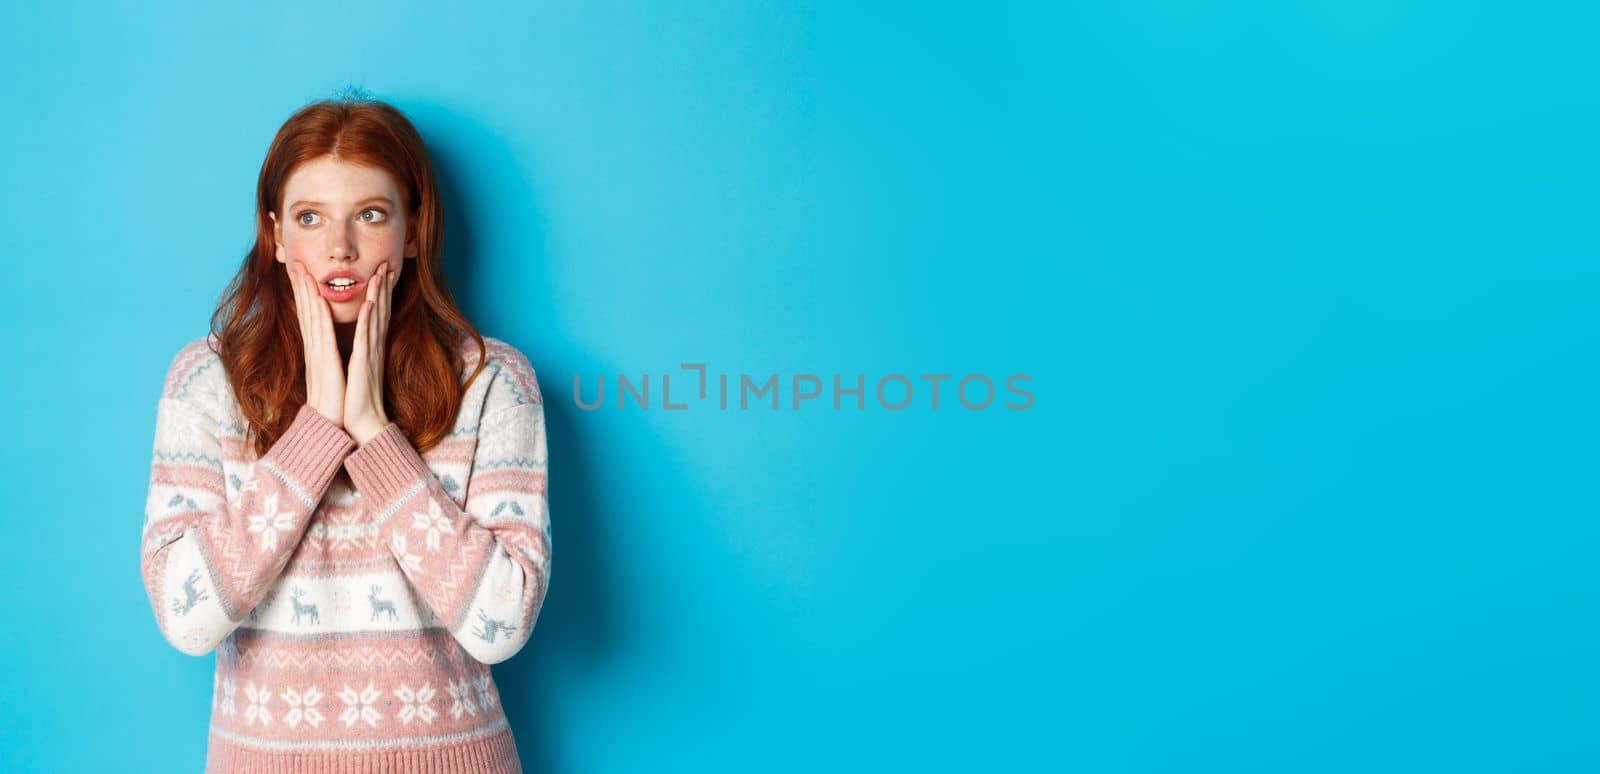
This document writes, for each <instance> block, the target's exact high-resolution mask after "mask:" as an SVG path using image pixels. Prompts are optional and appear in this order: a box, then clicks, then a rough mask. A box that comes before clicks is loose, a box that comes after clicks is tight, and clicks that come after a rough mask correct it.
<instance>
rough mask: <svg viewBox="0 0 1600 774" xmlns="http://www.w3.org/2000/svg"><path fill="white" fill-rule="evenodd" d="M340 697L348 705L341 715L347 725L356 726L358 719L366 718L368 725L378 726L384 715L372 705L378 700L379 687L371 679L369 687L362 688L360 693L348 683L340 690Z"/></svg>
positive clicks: (368, 683)
mask: <svg viewBox="0 0 1600 774" xmlns="http://www.w3.org/2000/svg"><path fill="white" fill-rule="evenodd" d="M339 698H341V699H344V703H345V705H346V706H345V708H344V712H343V713H341V714H340V715H339V719H340V720H342V721H344V724H345V726H347V727H349V726H354V725H355V724H356V721H360V720H364V721H366V723H367V725H369V726H372V727H373V728H377V727H378V719H379V718H381V717H383V716H382V715H380V714H378V709H377V708H376V707H374V706H372V704H373V702H376V701H377V700H378V689H376V688H374V687H372V682H371V681H368V682H367V687H365V688H363V689H361V692H360V693H357V692H356V690H355V689H354V688H351V687H350V686H348V685H346V686H345V687H344V690H342V691H340V692H339Z"/></svg>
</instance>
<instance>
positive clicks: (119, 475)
mask: <svg viewBox="0 0 1600 774" xmlns="http://www.w3.org/2000/svg"><path fill="white" fill-rule="evenodd" d="M672 5H674V6H675V7H673V8H666V7H663V4H654V3H649V4H647V3H639V4H634V5H617V4H611V3H584V4H581V7H573V6H567V7H552V6H538V7H536V6H534V5H533V4H529V3H490V4H473V3H458V4H455V5H453V6H452V7H450V8H449V9H448V10H446V9H445V7H444V6H436V7H432V8H427V7H423V6H422V5H421V4H411V3H394V2H390V3H376V4H339V5H327V4H322V3H315V4H311V3H295V2H289V3H272V4H267V5H251V6H249V7H248V8H246V7H244V6H241V7H240V8H237V9H233V10H218V9H216V8H213V7H211V6H210V5H195V6H193V7H189V8H183V9H180V8H179V7H177V6H174V5H171V4H163V5H161V6H158V7H150V6H145V5H137V6H136V5H132V4H130V5H128V6H126V7H125V8H124V9H122V10H117V11H111V10H108V8H107V6H105V5H102V4H89V3H64V4H50V3H46V4H36V5H33V6H30V7H29V8H28V9H27V12H26V13H21V12H20V11H19V12H18V13H15V14H9V15H8V19H7V22H6V24H5V25H4V27H3V28H0V73H3V75H0V84H3V93H0V98H3V101H4V105H5V112H6V119H5V121H4V124H3V129H0V131H3V133H4V137H3V140H4V142H3V143H0V146H3V150H0V175H3V178H0V183H3V184H4V191H5V194H4V207H3V208H0V235H3V237H4V240H5V244H4V248H3V258H0V260H3V265H4V268H5V271H6V282H5V283H4V285H5V288H4V290H3V291H0V293H4V297H3V298H0V321H3V324H4V326H5V327H4V330H5V333H6V334H7V339H8V341H9V348H10V355H11V357H12V359H13V365H12V367H10V368H7V369H6V372H7V376H6V378H5V379H4V380H3V386H0V391H3V392H0V398H3V400H4V405H6V406H7V407H8V408H9V412H8V417H9V419H8V427H10V428H12V430H11V432H12V435H11V436H10V441H9V443H6V444H4V445H3V446H0V468H3V469H4V470H5V471H6V474H7V479H6V481H7V491H6V506H5V507H6V515H5V517H4V523H5V526H4V533H3V534H4V538H3V540H0V568H3V569H0V582H3V583H4V588H5V589H6V599H5V611H6V617H7V626H6V627H5V628H6V630H7V631H6V632H5V636H4V637H0V661H3V663H5V665H6V674H5V677H4V688H3V690H0V734H3V739H4V749H3V757H4V759H5V760H6V761H7V763H8V766H7V768H11V769H27V770H36V771H89V770H116V771H127V772H166V771H176V770H184V771H190V770H192V771H198V770H199V769H200V766H201V763H202V761H203V757H204V750H205V732H206V723H207V719H208V715H209V708H208V705H207V702H208V700H209V696H210V690H211V683H210V680H211V670H212V665H213V658H214V657H213V656H207V657H205V658H200V659H195V658H190V657H187V656H183V655H182V654H180V653H178V652H177V651H176V650H175V649H173V648H171V647H170V646H169V645H167V643H166V642H165V641H163V640H162V638H161V636H160V634H159V632H158V631H157V629H156V626H155V622H154V617H153V615H152V613H151V611H150V609H149V603H148V602H147V601H146V598H145V596H144V591H143V589H142V588H141V586H140V582H139V576H138V558H137V551H136V547H137V545H138V542H139V540H138V538H139V530H140V526H141V522H142V518H143V516H142V513H141V508H142V505H143V498H144V495H145V487H146V486H147V482H148V475H149V471H148V466H149V453H150V444H151V439H152V434H153V431H154V418H155V413H154V412H155V403H156V398H157V396H158V394H159V390H160V387H161V381H162V377H163V374H164V370H165V368H166V366H167V364H168V362H169V360H170V358H171V356H172V355H173V353H175V352H176V350H177V348H178V347H180V346H181V345H182V344H183V343H185V342H187V341H190V340H192V339H193V338H195V337H197V336H199V335H202V334H203V333H204V332H205V330H206V325H207V323H208V321H209V315H210V312H211V310H212V307H213V305H214V303H215V301H216V298H217V295H218V293H219V292H220V291H221V289H222V287H223V286H224V284H225V283H226V282H227V280H228V278H229V277H230V276H231V273H232V272H233V271H234V270H235V269H236V268H237V266H238V263H239V261H240V259H241V258H242V257H243V255H244V253H245V250H246V249H247V248H248V246H249V240H250V238H251V236H252V232H251V223H252V221H251V213H252V206H253V198H252V197H253V191H254V185H255V179H256V174H257V172H258V169H259V165H260V163H261V160H262V157H263V155H264V153H265V151H266V147H267V144H268V141H269V140H270V139H271V137H272V135H273V133H274V131H275V130H276V129H277V127H278V125H279V124H280V123H281V122H282V121H283V120H284V119H285V118H287V116H288V115H289V113H291V112H292V111H293V110H294V109H295V108H297V107H298V106H300V105H301V104H303V103H305V102H307V101H309V100H312V99H316V98H319V97H323V96H327V95H329V94H331V93H332V92H333V91H334V90H336V89H337V88H339V87H342V86H344V85H346V84H355V85H358V86H363V87H365V88H367V89H369V90H371V91H372V93H373V94H374V96H377V97H380V98H383V99H387V100H390V101H392V102H393V103H394V104H396V105H397V106H399V107H400V108H401V109H402V110H404V111H405V112H406V113H407V114H408V115H409V116H410V117H411V118H412V119H413V120H414V122H415V123H416V124H417V125H418V127H419V128H420V129H421V131H422V132H423V134H424V136H425V137H426V139H427V141H428V143H429V145H430V148H431V149H432V152H433V154H434V159H435V163H436V165H437V167H438V169H439V171H440V174H441V175H442V177H443V182H444V185H445V188H446V196H447V202H448V203H447V214H448V226H447V228H448V229H449V231H448V234H449V237H448V241H447V249H448V253H447V256H446V258H447V260H448V261H450V262H452V263H451V269H450V272H451V276H452V280H453V282H454V284H455V287H456V288H457V289H458V292H459V293H460V295H461V298H462V300H463V305H464V308H465V310H466V311H467V313H468V315H469V316H470V317H471V318H472V319H473V320H474V321H475V322H477V323H478V324H479V325H480V327H481V328H482V330H483V331H484V332H485V333H486V334H488V335H491V336H496V337H499V338H503V339H505V340H507V341H509V342H511V343H512V344H513V345H515V346H517V347H519V348H520V349H522V350H523V352H524V353H526V354H527V355H528V356H529V357H530V359H531V360H532V362H533V363H534V365H535V368H536V369H537V370H538V373H539V378H540V382H541V384H542V386H543V387H544V390H545V392H546V396H547V401H548V407H547V412H548V415H549V433H550V442H551V448H552V490H551V497H552V518H553V532H554V550H555V559H554V562H555V565H554V572H553V577H552V586H551V591H550V597H549V599H548V601H547V604H546V607H545V609H544V613H543V616H542V617H541V619H540V621H539V624H538V627H537V630H536V632H535V634H534V635H533V640H532V642H530V644H529V645H528V647H527V648H526V649H525V650H524V651H523V652H522V653H520V654H519V655H518V656H517V657H515V658H513V659H512V660H511V661H509V662H506V663H505V664H503V665H500V666H497V667H496V668H495V674H496V678H497V680H498V681H499V683H500V685H501V687H502V690H503V692H504V693H505V694H506V697H505V707H506V711H507V713H508V714H509V715H510V717H511V718H512V721H513V724H514V727H515V730H516V734H517V738H518V743H519V746H520V748H521V750H522V755H523V757H524V760H525V762H527V763H528V764H529V768H530V770H540V771H559V772H637V771H650V770H691V769H692V770H696V771H706V772H712V771H811V770H814V769H816V768H817V767H826V769H828V770H837V771H879V770H912V769H920V770H929V771H956V770H965V769H981V770H1002V771H1005V770H1030V771H1034V770H1058V771H1066V770H1071V771H1095V772H1155V771H1179V770H1184V771H1189V770H1207V771H1234V772H1238V771H1253V772H1278V771H1351V770H1365V771H1376V770H1394V771H1415V770H1419V769H1422V770H1441V771H1458V772H1459V771H1511V770H1517V771H1562V770H1569V771H1592V770H1595V769H1596V768H1597V767H1600V751H1597V748H1596V743H1595V736H1594V729H1595V727H1596V723H1597V722H1600V693H1597V688H1600V667H1597V666H1596V663H1597V662H1596V659H1595V653H1596V650H1597V646H1600V628H1597V627H1596V624H1595V620H1596V619H1595V601H1596V597H1595V593H1594V588H1595V586H1596V583H1597V582H1600V572H1597V571H1596V569H1595V567H1596V564H1595V561H1594V552H1595V549H1596V547H1597V546H1600V525H1597V521H1596V518H1595V517H1596V516H1597V514H1600V509H1597V508H1596V505H1597V503H1596V498H1595V489H1594V486H1593V481H1594V478H1593V471H1594V470H1595V463H1596V454H1595V440H1594V439H1595V437H1596V433H1595V430H1596V424H1597V423H1596V412H1595V405H1596V404H1595V396H1596V387H1597V386H1600V385H1597V375H1600V374H1597V369H1596V365H1595V363H1596V360H1595V344H1596V332H1597V330H1600V328H1597V326H1596V320H1595V314H1594V310H1595V299H1596V297H1597V290H1600V283H1597V279H1600V270H1597V269H1596V263H1595V254H1596V251H1597V247H1600V245H1597V244H1596V229H1595V228H1594V223H1595V217H1594V213H1595V196H1594V193H1595V181H1596V180H1597V179H1600V178H1597V176H1596V172H1597V170H1596V160H1597V154H1596V153H1595V147H1596V143H1597V142H1600V131H1597V129H1600V126H1597V118H1600V103H1597V101H1596V100H1595V99H1594V94H1595V84H1596V83H1597V76H1600V56H1597V54H1596V49H1595V47H1594V39H1593V34H1592V31H1593V29H1594V25H1595V23H1596V22H1597V21H1600V19H1597V18H1595V14H1594V13H1593V12H1591V11H1587V10H1584V9H1585V7H1584V6H1582V4H1576V3H1569V4H1551V3H1532V4H1523V5H1521V6H1519V7H1518V8H1517V9H1515V10H1514V11H1512V10H1505V9H1502V8H1501V7H1500V6H1498V5H1496V4H1490V3H1444V2H1420V3H1407V4H1404V5H1405V6H1407V7H1405V8H1398V7H1394V6H1395V5H1396V4H1393V3H1387V2H1372V1H1369V0H1337V1H1336V2H1335V1H1328V2H1299V3H1289V4H1283V3H1268V2H1231V3H1202V4H1195V3H1181V2H1101V3H1074V4H1048V5H1051V6H1054V8H1053V9H1052V8H1046V7H1045V6H1046V5H1047V4H1044V3H1040V4H1037V5H1028V4H1013V5H1006V6H993V5H991V6H984V7H983V9H982V10H978V9H977V8H976V7H973V6H971V5H970V4H931V5H930V4H925V3H905V4H885V3H877V4H873V5H872V6H871V7H863V6H861V5H860V4H856V3H820V4H811V5H798V4H764V5H757V4H732V3H722V4H711V3H701V4H672ZM683 362H705V363H707V364H708V366H709V367H710V369H711V371H712V373H713V374H716V373H728V374H734V375H737V374H740V373H744V374H750V375H752V376H753V377H755V378H764V377H765V376H766V375H768V374H771V373H778V374H780V375H781V376H782V378H784V379H787V378H788V375H792V374H794V373H817V374H821V375H823V376H824V378H827V377H829V376H831V375H832V374H834V373H838V374H842V375H843V377H844V378H846V379H852V378H853V377H854V375H855V374H858V373H860V374H865V375H866V378H867V379H868V380H869V385H870V384H871V383H872V381H873V380H875V379H877V378H879V377H881V376H883V375H886V374H889V373H902V374H907V375H911V376H913V377H915V375H917V374H923V373H949V374H953V375H954V376H955V377H957V378H959V377H961V376H963V375H966V374H970V373H981V374H984V375H987V376H989V377H990V378H991V379H994V380H996V381H997V382H998V381H999V380H1001V379H1003V378H1004V377H1005V376H1006V375H1009V374H1013V373H1026V374H1029V375H1031V376H1032V378H1033V381H1032V383H1031V385H1029V386H1030V388H1031V390H1032V391H1033V393H1034V395H1035V402H1034V405H1033V406H1032V408H1030V409H1028V410H1025V411H1008V410H1004V409H1002V408H999V406H998V403H999V402H1000V401H1002V400H1004V396H1002V397H1001V398H999V399H997V404H996V405H995V406H993V407H991V408H990V409H988V410H985V411H969V410H966V409H962V408H960V407H959V405H957V404H955V403H954V402H953V401H952V400H950V396H949V393H945V394H944V395H942V396H941V398H942V402H941V408H940V409H939V410H937V411H935V410H932V409H931V408H930V407H929V406H928V403H927V402H926V397H925V395H919V400H918V401H916V402H914V403H913V405H912V407H911V408H908V409H906V410H903V411H898V412H890V411H886V410H884V409H882V408H881V407H880V406H878V405H876V404H875V402H874V401H873V399H872V396H871V394H870V393H869V395H868V400H869V402H868V406H867V408H866V410H863V411H859V412H857V411H839V412H835V411H832V410H831V408H830V407H829V406H828V405H827V404H826V402H825V401H814V402H813V403H812V404H811V405H808V406H806V407H805V408H803V409H802V410H799V411H795V410H790V409H788V408H787V407H786V408H784V409H783V410H780V411H773V410H771V409H770V408H766V409H761V410H756V409H752V410H749V411H738V410H734V409H730V410H727V411H718V410H716V409H715V408H714V407H712V406H709V405H699V406H695V407H692V408H691V409H690V410H687V411H682V412H664V411H661V410H659V408H653V409H651V410H648V411H639V410H636V409H633V408H631V407H630V409H628V410H618V409H617V408H616V406H615V403H614V402H612V403H611V404H610V405H608V407H607V408H606V409H605V410H602V411H595V412H586V411H582V410H580V409H578V408H577V407H576V405H575V403H574V402H573V399H572V393H571V388H572V380H573V377H574V376H575V375H578V374H584V375H587V376H588V378H590V379H591V380H592V379H593V378H595V376H596V375H599V374H606V375H608V376H609V377H610V378H612V379H614V377H615V374H617V373H619V372H623V373H628V374H632V375H635V376H637V375H639V374H645V373H648V374H651V375H652V378H655V379H659V375H660V374H661V373H663V372H666V371H669V370H674V369H676V368H677V367H678V364H680V363H683ZM918 385H919V387H923V386H925V383H924V382H921V381H918ZM946 386H947V388H948V383H947V385H946ZM674 387H675V392H674V398H675V399H678V398H679V396H680V395H683V396H685V397H686V396H687V391H684V392H682V393H680V392H678V391H677V385H676V384H675V385H674ZM785 400H787V393H785Z"/></svg>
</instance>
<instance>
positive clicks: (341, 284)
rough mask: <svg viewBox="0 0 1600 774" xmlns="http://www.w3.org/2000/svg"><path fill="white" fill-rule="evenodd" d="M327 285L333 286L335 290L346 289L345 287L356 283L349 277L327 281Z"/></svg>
mask: <svg viewBox="0 0 1600 774" xmlns="http://www.w3.org/2000/svg"><path fill="white" fill-rule="evenodd" d="M328 284H329V285H332V286H334V287H336V288H347V287H350V286H351V285H354V284H356V281H355V280H353V279H350V278H349V277H339V278H337V279H331V280H328Z"/></svg>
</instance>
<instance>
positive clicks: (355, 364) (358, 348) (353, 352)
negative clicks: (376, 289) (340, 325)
mask: <svg viewBox="0 0 1600 774" xmlns="http://www.w3.org/2000/svg"><path fill="white" fill-rule="evenodd" d="M371 310H372V302H371V301H367V300H363V301H362V302H361V311H359V312H357V313H356V335H355V338H354V339H353V343H352V344H351V346H350V375H351V379H348V380H346V384H345V389H346V390H349V388H350V383H351V382H353V381H354V377H355V376H356V375H357V374H359V373H361V370H362V369H363V368H365V367H366V363H367V329H368V328H369V327H371V325H372V311H371Z"/></svg>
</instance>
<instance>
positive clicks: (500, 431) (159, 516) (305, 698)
mask: <svg viewBox="0 0 1600 774" xmlns="http://www.w3.org/2000/svg"><path fill="white" fill-rule="evenodd" d="M484 341H485V344H486V345H487V361H486V365H485V367H484V371H483V373H481V374H480V375H479V376H478V379H477V381H475V382H474V383H473V385H472V388H471V389H470V390H469V391H468V392H467V393H466V395H465V398H464V399H463V401H462V403H461V409H460V412H459V413H458V415H457V417H456V423H455V426H454V431H453V432H452V433H451V434H450V435H449V436H448V437H447V438H446V439H444V441H443V442H441V443H440V444H439V445H438V446H436V447H435V448H433V449H431V450H429V452H428V453H427V454H421V455H419V454H418V453H417V450H416V448H415V447H414V446H413V445H412V444H411V442H410V441H409V440H408V439H407V438H406V436H405V434H404V433H403V432H402V431H401V430H400V427H399V426H398V425H396V424H394V423H393V422H391V423H389V425H388V426H387V427H385V428H384V429H383V431H382V432H380V433H379V434H378V435H376V436H374V437H373V438H372V439H370V440H369V441H367V443H366V444H363V445H360V446H359V447H358V446H357V444H356V443H355V441H354V440H353V439H351V437H350V436H349V435H348V434H347V433H346V432H345V431H344V430H343V429H341V428H340V427H339V426H338V425H336V424H334V423H333V422H330V421H329V420H328V419H327V418H325V417H324V416H323V415H322V414H321V413H319V412H318V411H317V410H316V409H313V408H311V407H310V406H301V407H300V408H299V409H298V412H297V413H296V415H295V418H294V421H293V424H291V425H290V426H289V428H288V431H287V432H286V433H284V435H283V436H282V437H281V438H280V439H278V441H277V442H276V443H275V444H274V445H273V446H272V447H271V448H270V449H268V450H267V452H266V453H265V454H263V455H261V456H260V457H259V458H258V457H256V455H255V454H254V452H253V450H252V449H250V448H249V447H248V446H247V445H246V444H245V438H244V429H245V422H244V419H243V417H242V416H241V414H240V411H239V407H238V404H237V402H236V401H235V398H234V394H233V392H232V388H231V386H230V385H229V383H228V381H227V378H226V376H225V373H224V371H223V367H222V362H221V360H220V359H219V358H218V356H217V355H216V354H215V352H214V351H213V349H212V347H213V345H214V344H215V342H216V339H215V338H214V337H213V336H211V335H207V336H205V337H202V338H200V339H197V340H194V341H191V342H189V343H188V344H187V345H185V346H184V347H183V348H182V349H181V350H180V351H179V352H178V353H177V355H176V356H175V357H174V358H173V359H172V363H171V366H170V368H169V369H168V371H167V376H166V384H165V386H164V387H163V389H162V392H161V398H160V401H159V403H158V408H157V412H156V428H155V445H154V453H153V461H152V463H151V472H150V489H149V499H148V500H147V502H146V506H145V521H144V528H143V531H142V541H141V543H142V545H141V550H140V556H141V561H140V567H141V573H142V575H143V580H144V585H145V590H146V592H147V593H148V595H149V599H150V604H151V607H152V609H153V610H154V611H155V616H156V621H157V623H158V625H159V628H160V630H161V634H162V635H163V636H164V637H165V638H166V640H167V641H168V642H170V643H171V644H172V645H173V646H174V647H176V648H177V649H178V650H180V651H182V652H184V653H187V654H190V655H194V656H201V655H205V654H207V653H210V652H211V651H212V650H213V649H215V650H216V654H217V657H216V676H215V679H214V681H213V692H212V697H211V699H212V709H211V722H210V729H209V737H208V749H207V754H206V771H208V772H285V773H287V772H294V773H295V774H317V772H334V771H370V772H381V771H429V772H445V773H454V772H472V774H483V773H484V772H491V773H496V774H498V773H502V772H519V771H521V763H520V759H519V756H518V754H517V748H516V744H515V742H514V740H513V738H512V734H511V730H510V728H509V726H508V725H507V723H506V717H505V715H504V713H503V712H502V710H501V704H500V698H499V690H498V688H497V687H496V685H495V682H494V678H493V677H492V676H491V674H490V670H489V665H490V664H495V663H499V662H501V661H504V660H506V659H507V658H510V657H511V656H512V655H513V654H515V653H516V652H517V651H518V650H520V649H521V648H522V646H523V644H524V643H526V642H527V640H528V636H529V634H531V633H532V630H533V626H534V622H535V620H536V619H537V617H538V615H539V610H540V608H541V606H542V605H543V602H544V597H545V589H546V586H547V584H548V582H549V577H550V520H549V515H548V510H547V499H546V494H545V491H546V481H547V479H546V472H547V467H546V465H547V457H546V446H545V432H544V405H543V401H542V398H541V394H540V391H539V384H538V382H537V381H536V380H535V376H534V371H533V368H532V367H531V366H530V365H529V363H528V360H527V359H526V358H525V357H524V356H523V355H522V353H520V352H518V351H517V350H516V349H514V348H513V347H511V346H510V345H508V344H506V343H505V342H503V341H500V340H498V339H493V338H489V337H485V340H484ZM461 346H462V348H463V353H464V357H465V360H466V368H465V370H464V371H463V372H462V373H461V375H460V378H461V381H462V382H465V380H466V377H467V376H468V375H469V374H471V372H472V369H473V368H474V367H475V366H476V364H477V361H478V358H479V350H478V347H477V344H476V341H475V340H472V339H469V338H466V337H463V339H462V343H461ZM341 466H342V468H343V470H344V471H345V472H346V473H347V474H348V476H347V477H345V476H338V475H337V474H338V473H339V471H340V468H341Z"/></svg>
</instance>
